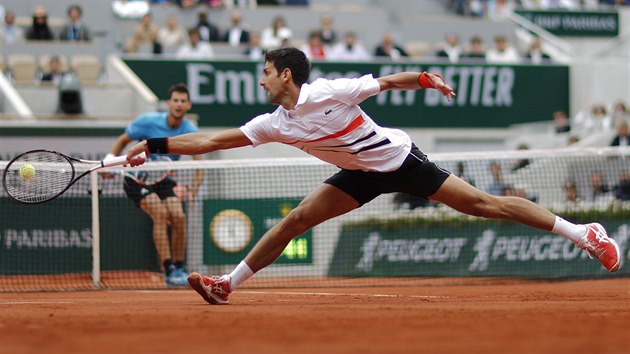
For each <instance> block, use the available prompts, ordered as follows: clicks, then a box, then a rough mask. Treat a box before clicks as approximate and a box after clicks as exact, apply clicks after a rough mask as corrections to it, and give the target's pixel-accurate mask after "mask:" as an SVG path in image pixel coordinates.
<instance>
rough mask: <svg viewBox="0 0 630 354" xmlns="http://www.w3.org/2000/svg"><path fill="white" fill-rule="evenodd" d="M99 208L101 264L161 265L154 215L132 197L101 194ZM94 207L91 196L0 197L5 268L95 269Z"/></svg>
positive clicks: (1, 264)
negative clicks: (23, 200) (31, 201)
mask: <svg viewBox="0 0 630 354" xmlns="http://www.w3.org/2000/svg"><path fill="white" fill-rule="evenodd" d="M99 208H100V211H101V222H100V225H101V230H100V231H101V270H103V271H110V270H153V271H159V270H160V268H159V262H158V260H157V255H156V252H155V247H154V245H153V239H152V223H151V219H150V218H149V217H147V216H146V215H145V214H144V213H143V212H142V211H141V210H139V209H138V208H136V207H135V206H134V205H133V204H132V203H131V201H129V199H127V198H102V199H101V200H100V206H99ZM91 210H92V206H91V200H90V199H89V198H63V197H62V198H60V199H56V200H54V201H52V202H50V203H45V204H40V205H22V204H17V203H15V202H12V201H11V200H10V199H9V198H0V215H3V218H2V225H1V227H0V274H3V275H12V274H63V273H89V272H91V270H92V214H91ZM120 220H125V223H124V226H121V224H120Z"/></svg>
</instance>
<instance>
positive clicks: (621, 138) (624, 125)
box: [610, 120, 630, 146]
mask: <svg viewBox="0 0 630 354" xmlns="http://www.w3.org/2000/svg"><path fill="white" fill-rule="evenodd" d="M610 146H630V132H628V122H627V121H625V120H622V121H620V122H619V123H618V124H617V135H616V136H615V137H614V138H613V140H612V141H611V142H610Z"/></svg>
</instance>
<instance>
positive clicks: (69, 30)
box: [59, 5, 92, 41]
mask: <svg viewBox="0 0 630 354" xmlns="http://www.w3.org/2000/svg"><path fill="white" fill-rule="evenodd" d="M82 16H83V10H82V9H81V6H79V5H70V6H69V7H68V24H67V25H65V26H64V27H63V28H62V29H61V32H60V33H59V39H60V40H62V41H89V40H91V39H92V38H91V36H90V29H89V28H88V27H87V26H86V25H85V24H84V23H83V21H81V17H82Z"/></svg>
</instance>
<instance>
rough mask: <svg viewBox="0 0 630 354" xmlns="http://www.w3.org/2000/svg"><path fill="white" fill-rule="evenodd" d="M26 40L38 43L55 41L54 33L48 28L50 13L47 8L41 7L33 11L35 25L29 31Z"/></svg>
mask: <svg viewBox="0 0 630 354" xmlns="http://www.w3.org/2000/svg"><path fill="white" fill-rule="evenodd" d="M26 38H27V39H29V40H38V41H50V40H53V39H54V38H53V33H52V31H51V30H50V27H48V13H47V11H46V8H45V7H43V6H41V5H40V6H37V7H35V10H33V25H32V26H31V27H30V28H29V29H28V32H27V34H26Z"/></svg>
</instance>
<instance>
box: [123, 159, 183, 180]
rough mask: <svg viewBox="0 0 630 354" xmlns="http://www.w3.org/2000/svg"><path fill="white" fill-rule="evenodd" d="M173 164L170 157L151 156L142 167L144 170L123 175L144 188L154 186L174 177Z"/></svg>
mask: <svg viewBox="0 0 630 354" xmlns="http://www.w3.org/2000/svg"><path fill="white" fill-rule="evenodd" d="M172 163H173V161H172V160H171V159H170V158H169V157H168V156H164V155H151V156H150V157H149V158H148V160H147V161H146V162H145V163H144V165H142V170H138V171H130V170H125V171H124V172H123V175H124V176H125V177H128V178H131V179H132V180H133V181H135V182H136V183H138V184H140V185H141V186H143V187H149V186H154V185H156V184H158V183H160V182H162V181H164V180H165V179H167V178H168V177H170V176H172V175H173V171H172V170H171V164H172Z"/></svg>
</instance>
